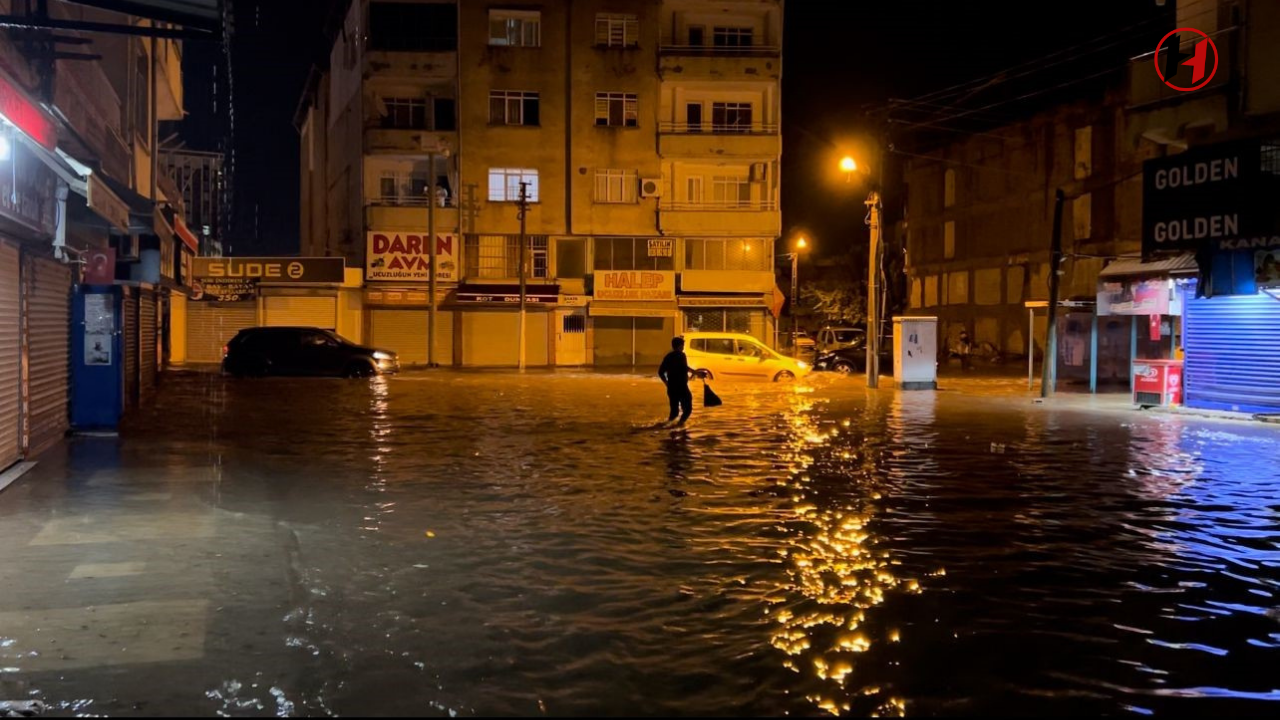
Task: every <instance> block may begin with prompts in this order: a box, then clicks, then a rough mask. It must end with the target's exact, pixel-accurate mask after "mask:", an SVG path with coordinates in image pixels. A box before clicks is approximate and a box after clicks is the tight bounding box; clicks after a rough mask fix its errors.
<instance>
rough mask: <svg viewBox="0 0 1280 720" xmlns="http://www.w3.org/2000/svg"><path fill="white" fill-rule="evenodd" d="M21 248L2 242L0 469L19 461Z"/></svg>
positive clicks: (0, 290) (0, 242)
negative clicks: (19, 265) (19, 249)
mask: <svg viewBox="0 0 1280 720" xmlns="http://www.w3.org/2000/svg"><path fill="white" fill-rule="evenodd" d="M19 278H20V276H19V273H18V249H17V248H16V247H13V246H12V245H9V244H7V243H5V242H4V241H3V240H0V470H3V469H4V468H6V467H8V466H10V465H12V464H13V463H15V462H17V461H18V458H19V456H20V455H21V452H22V438H21V436H20V434H19V430H18V429H19V427H20V419H19V417H18V390H19V387H20V383H21V376H20V374H19V373H20V369H19V367H20V364H19V354H18V353H19V350H18V348H19V342H18V341H19V337H18V327H19V325H18V297H19V292H20V290H19V284H18V282H19Z"/></svg>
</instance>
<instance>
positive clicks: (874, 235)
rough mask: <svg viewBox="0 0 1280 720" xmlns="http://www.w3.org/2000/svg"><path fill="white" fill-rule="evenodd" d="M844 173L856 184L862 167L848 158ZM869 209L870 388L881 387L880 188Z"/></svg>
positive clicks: (870, 194)
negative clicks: (879, 299)
mask: <svg viewBox="0 0 1280 720" xmlns="http://www.w3.org/2000/svg"><path fill="white" fill-rule="evenodd" d="M840 170H841V171H842V172H844V173H845V181H846V182H852V181H853V173H855V172H857V170H858V163H857V161H855V160H854V159H853V158H852V157H849V156H848V155H846V156H845V157H843V158H841V159H840ZM864 204H865V205H866V206H867V220H866V222H867V225H868V226H869V227H870V228H871V233H870V235H871V246H870V247H869V248H868V251H867V258H868V267H867V363H866V364H867V387H869V388H876V387H879V386H880V308H879V302H878V294H879V279H880V209H881V204H880V188H879V186H878V184H873V185H872V188H871V191H870V192H868V193H867V199H866V201H864Z"/></svg>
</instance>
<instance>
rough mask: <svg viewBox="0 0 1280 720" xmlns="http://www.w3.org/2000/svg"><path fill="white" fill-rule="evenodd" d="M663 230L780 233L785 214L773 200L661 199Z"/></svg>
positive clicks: (710, 233)
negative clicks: (713, 200)
mask: <svg viewBox="0 0 1280 720" xmlns="http://www.w3.org/2000/svg"><path fill="white" fill-rule="evenodd" d="M658 211H659V218H660V223H661V225H662V230H663V231H664V232H666V233H669V234H673V235H701V236H719V235H752V236H776V235H778V234H779V233H781V231H782V215H781V213H779V212H778V203H777V202H775V201H773V200H756V201H745V200H744V201H729V202H684V201H668V200H663V201H660V202H659V203H658Z"/></svg>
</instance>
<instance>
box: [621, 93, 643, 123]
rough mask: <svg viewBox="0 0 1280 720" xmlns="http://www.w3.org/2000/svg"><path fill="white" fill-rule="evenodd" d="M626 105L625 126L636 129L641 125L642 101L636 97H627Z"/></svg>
mask: <svg viewBox="0 0 1280 720" xmlns="http://www.w3.org/2000/svg"><path fill="white" fill-rule="evenodd" d="M625 105H626V110H625V111H624V120H625V124H626V125H627V127H636V126H637V125H639V124H640V101H639V99H638V98H637V97H636V96H635V95H627V96H626V100H625Z"/></svg>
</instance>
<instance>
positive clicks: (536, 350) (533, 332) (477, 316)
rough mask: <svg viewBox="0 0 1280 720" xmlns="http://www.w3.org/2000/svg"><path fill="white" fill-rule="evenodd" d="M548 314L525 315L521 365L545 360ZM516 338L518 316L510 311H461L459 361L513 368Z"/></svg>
mask: <svg viewBox="0 0 1280 720" xmlns="http://www.w3.org/2000/svg"><path fill="white" fill-rule="evenodd" d="M550 316H551V313H546V312H537V313H528V314H527V315H526V316H525V318H526V320H525V365H526V366H527V367H539V366H543V365H546V364H547V363H548V358H549V353H548V344H549V343H548V342H547V338H548V335H547V332H548V318H549V317H550ZM519 337H520V316H519V314H518V313H514V312H510V311H502V310H495V311H491V312H465V313H462V364H463V365H473V366H479V367H515V366H517V365H519V363H520V359H519V356H518V353H517V352H516V348H517V345H516V343H517V341H518V338H519Z"/></svg>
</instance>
